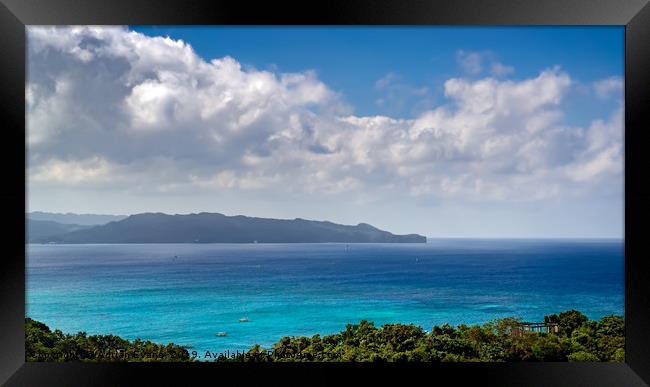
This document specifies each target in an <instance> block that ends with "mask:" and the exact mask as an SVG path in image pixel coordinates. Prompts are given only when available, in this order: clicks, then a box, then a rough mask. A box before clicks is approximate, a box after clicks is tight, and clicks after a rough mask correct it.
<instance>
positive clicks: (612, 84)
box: [593, 77, 623, 99]
mask: <svg viewBox="0 0 650 387" xmlns="http://www.w3.org/2000/svg"><path fill="white" fill-rule="evenodd" d="M593 87H594V92H595V93H596V96H597V97H598V98H600V99H608V98H611V97H615V98H617V99H621V98H622V96H623V78H621V77H609V78H605V79H601V80H598V81H596V82H594V83H593Z"/></svg>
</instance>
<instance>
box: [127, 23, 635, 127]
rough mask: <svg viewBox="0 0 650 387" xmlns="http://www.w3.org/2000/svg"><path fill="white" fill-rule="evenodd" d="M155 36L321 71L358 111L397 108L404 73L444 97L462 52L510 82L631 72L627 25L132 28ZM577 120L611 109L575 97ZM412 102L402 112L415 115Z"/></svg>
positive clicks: (253, 62) (214, 54)
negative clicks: (394, 93) (486, 58)
mask: <svg viewBox="0 0 650 387" xmlns="http://www.w3.org/2000/svg"><path fill="white" fill-rule="evenodd" d="M131 28H132V29H133V30H135V31H139V32H142V33H145V34H147V35H150V36H160V35H162V36H169V37H171V38H173V39H182V40H184V41H186V42H188V43H190V44H191V45H192V47H193V48H194V49H195V50H196V52H197V53H198V54H199V55H201V56H202V57H203V58H205V59H207V60H209V59H212V58H220V57H223V56H226V55H229V56H232V57H234V58H236V59H237V60H238V61H239V62H241V63H242V64H243V65H248V66H252V67H255V68H257V69H261V70H267V69H268V70H273V71H279V72H299V71H304V70H306V69H314V70H316V71H317V73H318V76H319V78H320V79H322V80H323V81H324V82H325V83H327V84H328V85H329V86H330V87H331V88H333V89H334V90H337V91H339V92H341V93H342V94H343V96H344V98H345V99H346V100H347V101H348V102H349V103H350V104H351V105H352V107H353V108H354V111H353V112H354V114H357V115H375V114H386V113H396V112H395V111H391V109H390V108H387V107H385V106H384V107H382V106H379V105H378V104H377V103H376V100H377V99H378V98H380V97H381V91H378V90H377V88H376V87H375V84H376V82H377V80H379V79H381V78H382V77H384V76H386V74H389V73H394V74H398V75H399V77H400V81H401V82H402V83H404V84H408V85H411V86H413V87H429V88H430V89H431V90H432V92H433V94H434V96H435V97H437V100H440V99H441V94H442V92H443V85H442V83H443V82H444V80H446V79H448V78H451V77H453V76H458V75H459V73H461V71H460V69H459V66H458V63H457V54H458V51H459V50H464V51H467V52H483V53H485V52H489V53H492V54H493V55H494V56H495V57H496V58H497V60H498V61H500V62H501V63H504V64H506V65H509V66H513V67H514V68H515V71H514V72H513V73H512V74H511V75H510V76H509V78H510V79H515V80H516V79H525V78H528V77H532V76H535V75H537V74H538V73H539V71H540V69H543V68H550V67H553V66H555V65H559V66H561V67H562V69H564V70H565V71H567V72H568V73H570V74H571V75H572V78H573V79H574V80H575V81H577V82H584V83H589V82H592V81H595V80H598V79H602V78H606V77H609V76H612V75H618V76H621V77H622V76H623V74H624V70H625V61H624V59H625V58H624V52H623V47H624V41H625V30H624V28H623V27H621V26H607V27H600V26H599V27H573V26H571V27H569V26H567V27H471V28H467V27H462V28H459V27H425V26H420V27H402V26H391V27H341V26H331V27H326V28H320V27H226V26H224V27H214V26H207V27H201V26H196V27H194V26H192V27H173V26H141V27H138V26H132V27H131ZM570 107H571V108H572V110H573V113H572V115H571V116H570V117H568V119H569V121H570V122H571V123H573V124H576V125H581V124H585V123H587V122H589V120H590V119H591V118H593V113H594V112H598V111H600V110H602V109H603V108H609V106H608V105H606V104H605V103H602V102H601V101H598V100H596V101H584V99H578V98H576V99H575V100H574V101H572V102H570ZM411 108H412V106H410V105H407V106H404V107H403V108H402V109H400V110H399V111H398V112H397V113H399V114H400V115H402V116H405V117H410V116H413V115H414V113H417V111H415V112H414V111H412V109H411Z"/></svg>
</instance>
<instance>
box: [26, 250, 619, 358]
mask: <svg viewBox="0 0 650 387" xmlns="http://www.w3.org/2000/svg"><path fill="white" fill-rule="evenodd" d="M27 250H28V254H27V255H28V257H27V297H26V298H27V310H26V315H27V316H28V317H31V318H34V319H36V320H39V321H42V322H44V323H46V324H48V325H49V326H50V327H51V328H53V329H61V330H62V331H64V332H66V333H74V332H77V331H86V332H87V333H88V334H115V335H119V336H121V337H124V338H127V339H135V338H138V337H139V338H142V339H145V340H152V341H155V342H160V343H168V342H174V343H176V344H182V345H190V346H192V349H193V350H197V351H198V352H199V353H201V352H202V351H206V350H210V351H213V352H223V351H226V350H230V351H234V350H246V349H249V348H250V347H251V346H252V345H254V344H256V343H258V344H261V345H263V346H269V345H271V344H272V343H274V342H276V341H278V340H279V339H280V338H281V337H283V336H290V335H307V336H311V335H313V334H317V333H318V334H321V335H325V334H331V333H335V332H338V331H341V330H343V329H344V328H345V324H347V323H357V322H359V320H362V319H366V320H370V321H374V322H375V324H376V325H381V324H385V323H396V322H399V323H413V324H417V325H420V326H422V327H423V328H424V329H426V330H430V329H431V326H432V325H440V324H444V323H450V324H453V325H456V324H460V323H464V324H474V323H484V322H487V321H489V320H492V319H494V318H500V317H508V316H519V317H521V318H523V319H524V320H529V321H542V320H543V318H544V315H546V314H550V313H557V312H561V311H564V310H568V309H577V310H580V311H582V312H583V313H585V314H586V315H587V316H588V317H589V318H590V319H597V318H600V317H603V316H605V315H608V314H618V315H622V314H623V312H624V298H623V297H624V270H623V269H624V255H623V241H622V240H615V239H607V240H605V239H591V240H568V239H563V240H559V239H558V240H550V239H547V240H521V239H520V240H513V239H498V240H497V239H495V240H477V239H473V240H471V239H446V240H433V241H431V242H430V243H427V244H350V245H348V247H346V245H345V244H140V245H135V244H133V245H28V246H27ZM244 317H245V318H248V319H249V320H250V321H248V322H240V321H239V319H240V318H244ZM217 332H226V333H227V336H225V337H217V336H216V335H215V334H216V333H217Z"/></svg>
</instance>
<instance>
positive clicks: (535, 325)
mask: <svg viewBox="0 0 650 387" xmlns="http://www.w3.org/2000/svg"><path fill="white" fill-rule="evenodd" d="M559 331H560V326H559V325H558V324H557V323H551V322H549V323H545V322H522V323H519V326H518V327H516V328H512V329H511V330H510V334H511V335H522V334H523V333H524V332H541V333H558V332H559Z"/></svg>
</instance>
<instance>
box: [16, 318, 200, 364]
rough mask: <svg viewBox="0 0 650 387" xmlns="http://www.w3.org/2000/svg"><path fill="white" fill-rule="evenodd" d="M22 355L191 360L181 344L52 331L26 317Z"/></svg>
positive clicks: (34, 358)
mask: <svg viewBox="0 0 650 387" xmlns="http://www.w3.org/2000/svg"><path fill="white" fill-rule="evenodd" d="M25 357H26V360H27V361H53V362H61V361H75V360H81V361H101V362H107V361H141V362H148V361H174V362H177V361H190V355H189V352H188V351H187V350H186V349H185V348H184V347H182V346H178V345H174V344H168V345H162V344H156V343H152V342H151V341H142V340H140V339H136V340H134V341H129V340H125V339H123V338H121V337H118V336H113V335H106V336H87V335H86V333H85V332H79V333H76V334H74V335H69V334H64V333H63V332H61V331H60V330H58V329H57V330H55V331H54V332H52V331H51V330H50V328H49V327H48V326H47V325H45V324H43V323H42V322H39V321H35V320H32V319H31V318H26V319H25Z"/></svg>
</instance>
